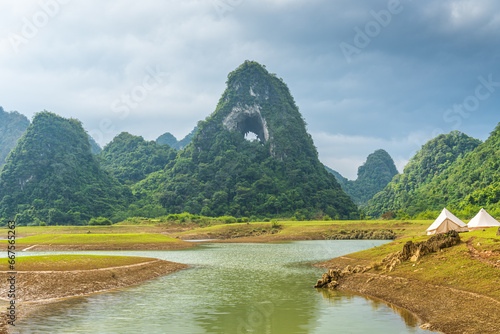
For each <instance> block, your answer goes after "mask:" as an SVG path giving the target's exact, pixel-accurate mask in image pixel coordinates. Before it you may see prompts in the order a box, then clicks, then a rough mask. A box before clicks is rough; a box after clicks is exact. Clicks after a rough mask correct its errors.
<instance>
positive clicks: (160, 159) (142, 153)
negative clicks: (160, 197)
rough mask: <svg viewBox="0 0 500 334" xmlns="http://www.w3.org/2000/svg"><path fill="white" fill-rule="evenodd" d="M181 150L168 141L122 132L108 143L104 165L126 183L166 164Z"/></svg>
mask: <svg viewBox="0 0 500 334" xmlns="http://www.w3.org/2000/svg"><path fill="white" fill-rule="evenodd" d="M176 156H177V152H176V151H175V150H174V149H172V148H170V147H169V146H166V145H158V144H157V143H156V142H154V141H149V142H148V141H145V140H144V139H143V138H142V137H139V136H133V135H131V134H129V133H126V132H122V133H120V134H119V135H118V136H116V137H115V138H114V139H113V141H112V142H111V143H109V144H108V145H106V147H104V150H103V151H102V152H101V154H100V157H102V166H103V168H104V169H105V170H106V171H108V172H109V173H110V174H111V175H113V176H114V177H115V178H116V179H118V181H120V182H121V183H122V184H133V183H136V182H139V181H141V180H143V179H144V178H145V177H146V176H147V175H148V174H151V173H152V172H156V171H159V170H162V169H164V168H165V166H166V165H167V163H169V162H170V161H172V160H174V159H175V158H176Z"/></svg>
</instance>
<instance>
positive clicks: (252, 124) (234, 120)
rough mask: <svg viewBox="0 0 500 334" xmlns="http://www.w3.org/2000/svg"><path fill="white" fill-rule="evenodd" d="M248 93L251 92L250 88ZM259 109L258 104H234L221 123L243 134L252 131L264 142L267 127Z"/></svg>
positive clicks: (267, 133)
mask: <svg viewBox="0 0 500 334" xmlns="http://www.w3.org/2000/svg"><path fill="white" fill-rule="evenodd" d="M250 93H253V92H252V90H250ZM260 110H261V107H260V106H259V105H258V104H254V105H252V106H248V105H243V106H242V105H237V106H234V107H233V109H232V111H231V113H230V114H229V115H227V116H226V118H224V121H223V124H224V126H225V127H226V128H227V129H228V130H229V131H239V132H241V133H242V134H244V135H246V134H247V133H248V132H253V133H255V134H256V135H257V138H259V140H260V141H261V142H263V143H266V142H267V141H268V140H269V129H268V127H267V122H266V120H265V119H264V117H262V114H261V112H260Z"/></svg>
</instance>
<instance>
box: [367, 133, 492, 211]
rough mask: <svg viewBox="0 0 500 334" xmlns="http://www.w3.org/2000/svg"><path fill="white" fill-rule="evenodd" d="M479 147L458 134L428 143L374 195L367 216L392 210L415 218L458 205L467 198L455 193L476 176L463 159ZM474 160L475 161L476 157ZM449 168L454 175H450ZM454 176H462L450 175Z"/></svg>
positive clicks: (474, 142) (467, 137) (438, 138)
mask: <svg viewBox="0 0 500 334" xmlns="http://www.w3.org/2000/svg"><path fill="white" fill-rule="evenodd" d="M480 144H481V141H480V140H478V139H474V138H471V137H469V136H467V135H465V134H463V133H460V132H457V131H455V132H451V133H449V134H447V135H439V136H438V137H436V138H434V139H432V140H430V141H429V142H427V143H426V144H425V145H424V146H422V149H421V150H420V151H419V152H417V154H416V155H415V156H414V157H413V158H412V159H411V160H410V161H409V162H408V164H407V165H406V167H405V169H404V172H403V174H399V175H397V176H396V177H395V178H394V179H393V181H392V182H390V183H389V184H388V185H387V187H386V188H385V189H384V190H383V191H381V192H380V193H378V194H376V195H375V196H374V198H373V199H372V200H371V201H370V202H369V203H368V206H367V208H366V211H367V213H368V214H370V215H373V216H380V215H381V214H383V213H385V212H387V211H392V212H400V213H402V214H408V215H415V214H418V213H421V212H424V211H427V210H439V209H442V208H443V206H445V205H446V206H449V205H450V204H455V203H457V201H460V200H461V199H462V198H463V196H466V195H467V194H466V193H464V192H459V191H457V190H458V189H459V188H460V187H463V186H464V185H465V184H466V183H467V182H468V181H467V180H469V179H470V178H469V177H467V176H466V175H468V174H469V173H470V174H471V175H475V174H476V172H475V171H474V170H473V169H471V164H467V163H464V161H467V160H464V159H465V158H467V159H470V156H471V155H470V154H472V153H470V152H472V151H474V150H475V149H476V148H477V147H478V146H479V145H480ZM483 145H484V144H483ZM468 154H469V155H468ZM475 157H476V158H478V156H477V155H476V156H475ZM480 160H484V159H483V158H481V159H480ZM450 168H452V169H453V170H455V172H453V173H451V174H450V171H448V169H450ZM450 170H451V169H450ZM459 171H460V173H458V172H459ZM457 173H458V174H460V175H462V177H461V178H455V177H453V176H452V175H454V174H457ZM482 186H485V184H483V185H482ZM466 188H468V189H470V187H466ZM445 189H448V190H445ZM450 195H452V196H450Z"/></svg>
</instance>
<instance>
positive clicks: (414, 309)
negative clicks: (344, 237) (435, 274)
mask: <svg viewBox="0 0 500 334" xmlns="http://www.w3.org/2000/svg"><path fill="white" fill-rule="evenodd" d="M366 264H367V263H366V261H363V260H361V261H360V260H358V259H353V258H349V257H348V256H342V257H339V258H336V259H332V260H330V261H326V262H322V263H318V264H316V265H315V266H317V267H321V268H333V269H343V268H345V267H346V266H347V265H350V266H356V265H366ZM337 289H339V290H344V291H349V292H354V293H358V294H361V295H364V296H368V297H373V298H377V299H380V300H382V301H384V302H386V303H389V304H392V305H394V306H396V307H398V308H402V309H405V310H408V311H409V312H411V313H413V314H414V315H416V316H417V317H418V318H419V319H420V320H421V323H422V326H421V327H422V328H424V329H430V330H433V331H437V332H442V333H450V334H452V333H467V334H468V333H470V334H472V333H500V320H499V319H498V314H499V312H500V301H498V300H495V299H493V298H490V297H487V296H483V295H480V294H476V293H472V292H467V291H463V290H458V289H453V288H448V287H444V286H440V285H432V284H429V283H425V282H422V281H419V280H415V279H407V278H401V277H395V276H391V275H384V274H376V273H373V272H371V271H368V272H365V273H356V274H353V275H350V276H347V277H345V278H343V279H342V280H341V281H339V285H338V286H337Z"/></svg>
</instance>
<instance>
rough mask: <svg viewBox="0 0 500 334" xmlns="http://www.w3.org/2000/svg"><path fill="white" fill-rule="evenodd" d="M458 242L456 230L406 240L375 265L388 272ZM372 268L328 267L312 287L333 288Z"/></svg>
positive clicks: (359, 266)
mask: <svg viewBox="0 0 500 334" xmlns="http://www.w3.org/2000/svg"><path fill="white" fill-rule="evenodd" d="M459 243H460V235H459V234H458V232H457V231H450V232H448V233H440V234H436V235H434V236H432V237H430V238H429V239H428V240H426V241H422V242H417V243H413V242H412V241H408V242H407V243H406V244H405V245H404V246H403V250H401V251H399V252H395V253H391V254H389V255H387V256H386V257H385V258H384V259H383V260H382V262H381V263H379V264H376V267H383V269H384V270H386V271H389V272H390V271H393V270H394V268H395V267H396V266H397V265H398V264H400V263H402V262H404V261H408V260H410V261H412V262H416V261H418V260H419V259H420V257H422V256H424V255H426V254H429V253H435V252H438V251H439V250H441V249H443V248H448V247H452V246H454V245H457V244H459ZM372 268H373V267H372V266H361V265H357V266H355V267H352V266H350V265H348V266H347V267H345V268H344V269H343V270H340V269H329V270H328V272H327V273H324V274H323V276H322V277H321V279H319V280H318V282H317V283H316V285H315V286H314V287H315V288H328V289H335V288H336V287H337V286H338V285H339V280H340V279H341V278H344V277H346V276H349V275H352V274H356V273H364V272H367V271H368V270H371V269H372Z"/></svg>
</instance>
